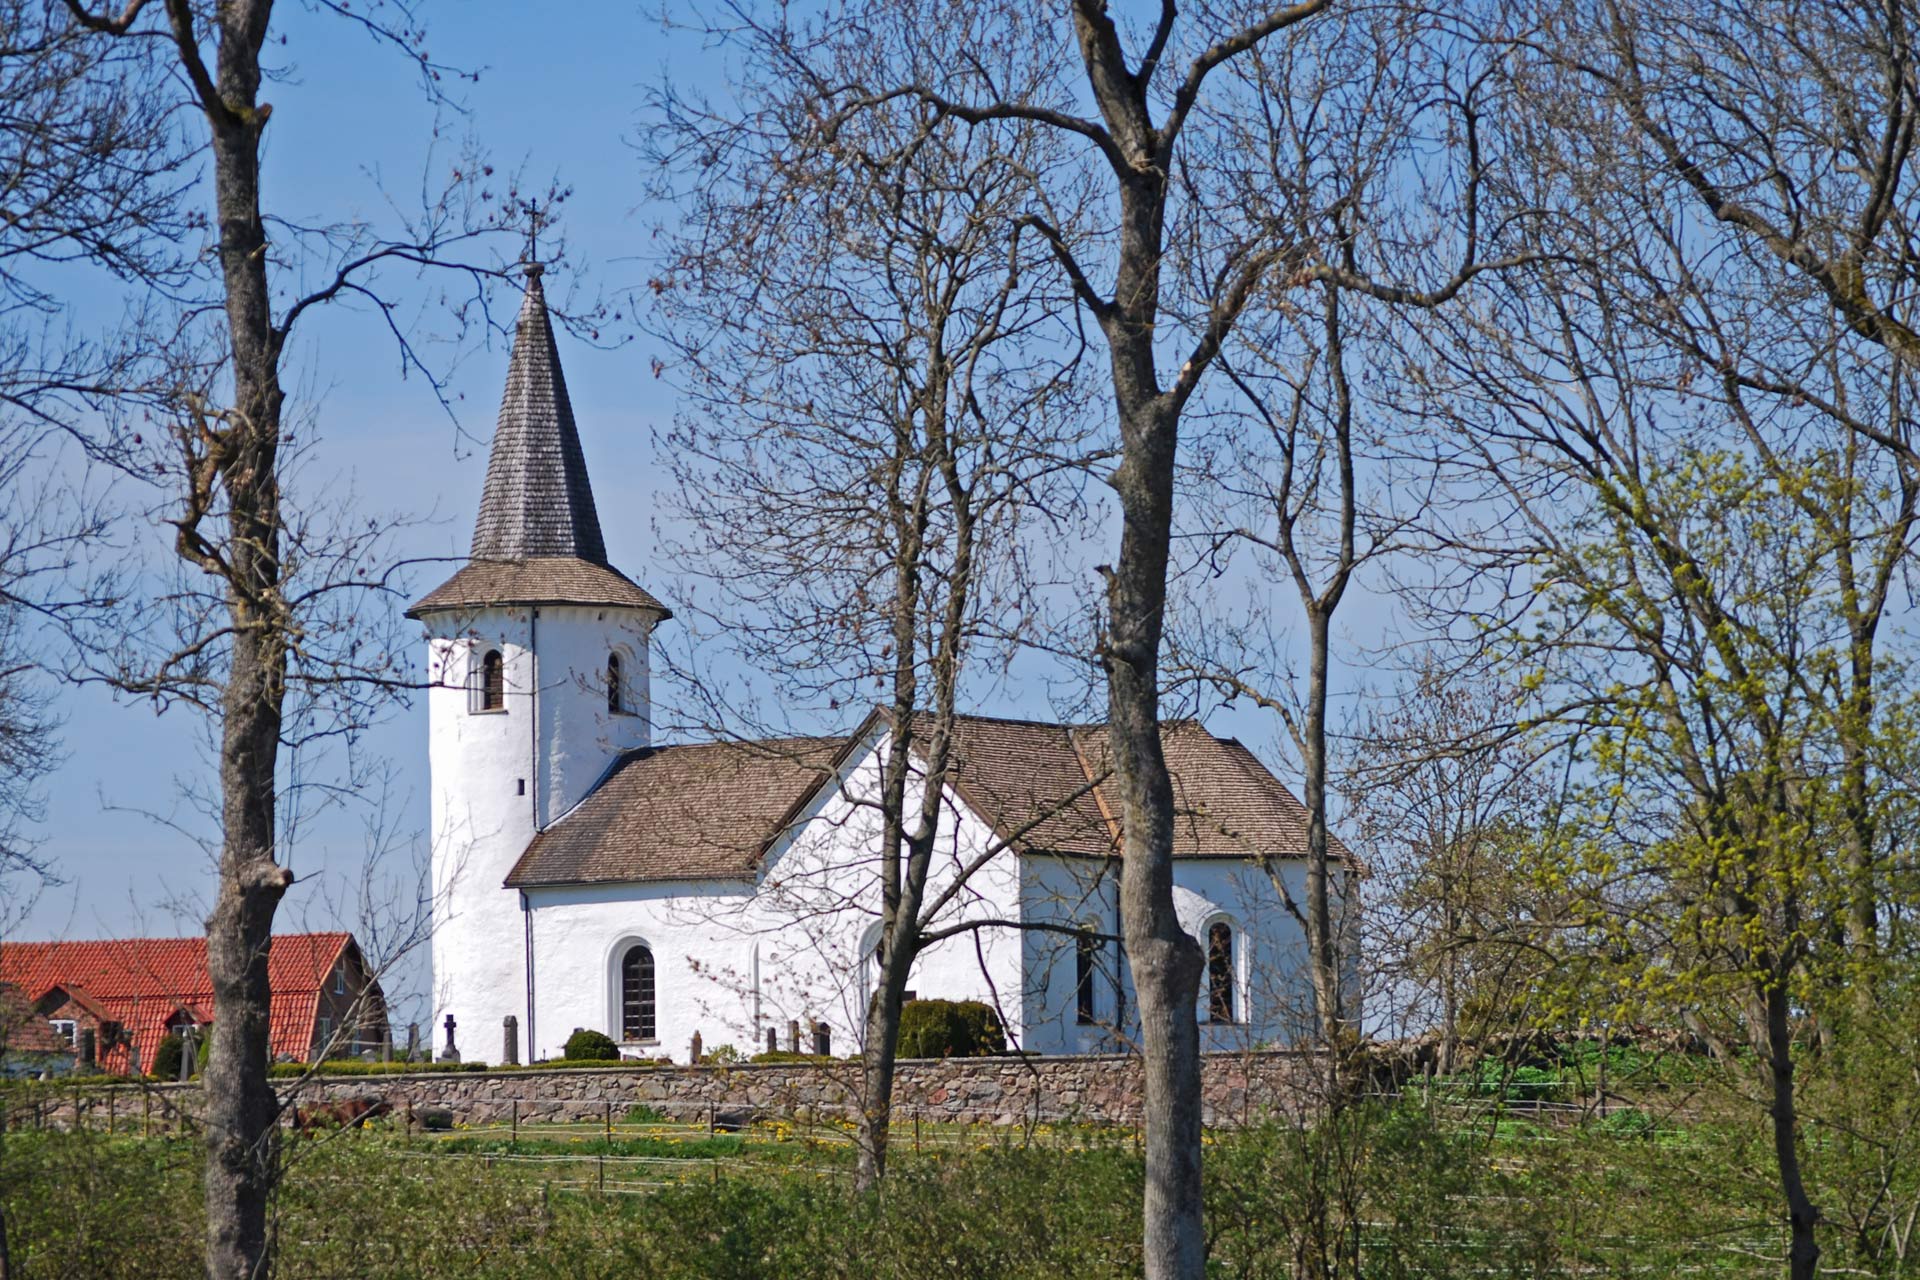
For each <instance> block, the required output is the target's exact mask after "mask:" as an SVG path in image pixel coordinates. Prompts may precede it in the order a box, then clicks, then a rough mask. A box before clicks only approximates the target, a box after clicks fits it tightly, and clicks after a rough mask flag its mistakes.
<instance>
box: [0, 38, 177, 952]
mask: <svg viewBox="0 0 1920 1280" xmlns="http://www.w3.org/2000/svg"><path fill="white" fill-rule="evenodd" d="M162 71H163V67H162V64H161V63H160V62H159V60H158V59H156V58H155V57H154V56H153V55H152V53H151V51H149V50H143V49H139V48H136V47H133V46H126V47H114V48H106V49H102V48H97V47H95V46H94V42H92V41H89V40H87V39H86V38H85V37H84V36H82V35H80V34H78V33H76V32H74V31H72V30H71V29H70V27H69V23H68V21H67V18H66V16H65V13H64V11H63V10H62V9H61V8H60V7H59V6H58V5H54V4H49V3H45V2H44V0H7V2H6V3H4V4H0V199H4V202H5V207H6V210H7V216H6V218H5V219H4V220H3V221H0V413H3V414H4V415H5V416H4V418H0V884H4V885H5V886H6V896H7V902H8V907H9V908H10V909H14V908H19V907H21V906H22V905H23V904H24V903H25V902H26V901H28V900H30V898H31V896H32V886H33V884H34V883H35V882H36V881H39V880H42V879H44V878H45V877H47V876H48V875H50V874H55V873H54V872H53V869H51V868H49V867H47V866H46V865H45V864H44V863H43V862H41V861H40V860H39V858H38V857H37V855H36V853H35V841H34V839H33V836H32V832H31V828H32V826H33V824H34V823H35V822H36V821H37V820H38V819H39V817H40V816H41V814H42V812H43V811H42V808H41V803H40V801H41V796H40V793H39V791H38V789H37V784H38V782H39V781H40V780H41V779H42V778H44V777H45V775H46V774H47V773H48V772H49V771H50V770H51V769H53V768H54V767H55V766H56V765H57V764H58V761H59V752H58V745H57V740H56V734H57V730H58V727H59V726H58V723H57V718H56V717H55V716H54V714H53V711H52V702H51V693H50V691H49V688H48V687H47V686H46V685H45V684H44V683H42V677H41V673H40V669H41V668H42V667H44V666H46V665H49V663H48V658H47V654H46V653H45V647H44V646H42V645H39V644H36V643H35V632H36V631H37V630H38V629H39V626H40V624H41V623H43V622H48V621H52V620H58V619H68V618H73V617H75V616H80V615H84V614H86V613H88V612H91V611H93V610H95V609H97V608H99V607H100V605H101V603H102V602H101V601H100V600H98V599H97V598H95V597H93V596H91V595H89V594H88V593H86V592H84V591H76V590H74V589H73V579H74V574H73V572H72V571H73V570H74V569H75V568H76V566H77V565H78V563H79V562H80V560H81V559H82V558H83V557H84V556H85V555H86V554H88V552H89V551H90V550H91V549H93V548H95V547H98V546H99V545H100V543H101V541H102V540H103V538H105V536H106V535H107V521H106V518H105V511H104V508H103V505H102V503H101V500H100V499H101V495H100V493H99V492H98V490H97V488H96V487H95V486H94V485H93V484H92V483H91V479H90V477H89V476H88V475H87V474H86V472H85V470H84V468H83V467H82V466H81V465H79V463H78V461H77V460H76V459H75V458H73V457H72V456H70V453H69V452H68V451H64V450H62V449H61V448H60V441H59V438H58V433H57V429H56V422H55V421H54V418H53V415H54V414H55V413H56V411H57V408H58V406H59V405H60V404H61V403H62V400H63V396H64V395H65V393H66V392H67V391H68V390H69V389H70V388H73V387H75V386H95V387H100V386H112V385H115V384H116V383H117V382H118V381H119V380H120V379H122V378H123V377H124V376H125V374H126V372H127V356H126V353H125V352H123V351H118V350H116V349H113V348H111V347H106V346H102V345H100V344H98V343H94V342H90V341H88V340H86V339H84V338H82V337H79V336H77V335H78V334H80V333H82V332H84V327H83V326H82V325H80V324H79V323H78V322H77V320H76V317H75V315H74V312H73V309H72V307H71V306H70V305H69V302H68V299H67V298H66V297H65V296H63V295H62V294H61V293H60V292H59V291H57V290H56V289H54V288H52V287H51V286H50V283H49V281H50V279H51V280H55V281H57V280H59V279H61V276H60V268H61V267H62V266H63V264H65V263H67V262H69V261H73V260H76V259H78V260H84V261H86V262H88V263H91V264H95V265H97V266H99V267H103V268H105V269H106V271H107V272H109V273H110V274H111V275H112V276H114V277H118V278H120V279H122V280H130V281H141V282H145V283H150V284H153V285H155V286H158V287H161V288H165V287H169V286H172V285H176V284H178V283H179V282H181V281H182V280H183V279H184V274H185V265H184V259H183V257H182V255H181V254H180V253H179V251H178V250H177V249H176V248H175V247H174V246H173V245H172V244H171V243H170V240H171V238H172V237H174V236H177V235H180V234H182V233H183V232H184V231H185V230H186V224H187V221H188V218H187V214H186V210H185V208H184V202H183V200H182V193H183V189H184V185H185V183H186V181H187V180H188V179H187V173H186V169H185V166H186V163H187V160H188V156H189V151H188V148H187V147H186V145H185V144H184V143H183V141H182V140H181V138H180V137H179V136H178V133H177V131H176V130H175V129H174V127H173V125H172V123H171V122H170V121H169V120H168V119H167V116H166V112H165V110H164V102H165V99H164V82H163V78H162V75H161V72H162ZM10 913H11V912H10V911H9V912H8V913H7V914H10ZM7 923H10V921H8V920H7V919H6V918H5V914H0V928H3V927H4V926H5V925H6V924H7Z"/></svg>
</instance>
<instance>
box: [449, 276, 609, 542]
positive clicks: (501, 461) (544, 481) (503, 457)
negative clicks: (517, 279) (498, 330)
mask: <svg viewBox="0 0 1920 1280" xmlns="http://www.w3.org/2000/svg"><path fill="white" fill-rule="evenodd" d="M470 554H471V556H472V558H473V559H475V560H530V559H534V558H537V557H540V558H544V557H550V556H569V557H573V558H576V559H580V560H585V561H587V562H588V563H589V564H597V565H605V564H606V563H607V547H606V543H605V542H604V541H603V540H602V539H601V536H600V515H599V513H598V512H597V511H595V510H594V506H593V488H592V486H591V485H590V484H589V483H588V482H587V460H586V455H585V454H583V453H582V452H581V451H580V432H579V429H578V428H577V427H575V425H574V422H573V404H572V402H571V401H569V400H568V399H567V380H566V376H565V375H564V374H562V373H561V371H560V352H559V349H558V348H557V347H556V346H555V345H554V340H553V321H552V320H551V318H550V317H549V316H548V315H547V299H546V293H545V291H544V290H543V289H542V288H541V286H540V268H539V266H538V265H537V264H536V265H534V266H530V267H528V268H527V294H526V298H525V300H524V301H523V302H522V303H521V304H520V318H519V321H518V322H517V323H516V324H515V325H514V336H513V358H512V361H511V363H510V364H509V365H508V367H507V389H506V393H505V394H504V395H503V396H502V397H501V398H500V420H499V424H498V425H497V426H495V427H494V431H493V452H492V455H491V456H490V457H489V458H488V461H487V484H486V488H485V489H484V490H482V492H481V497H480V515H479V518H478V519H477V520H475V521H474V525H473V549H472V551H471V553H470Z"/></svg>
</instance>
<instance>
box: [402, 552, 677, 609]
mask: <svg viewBox="0 0 1920 1280" xmlns="http://www.w3.org/2000/svg"><path fill="white" fill-rule="evenodd" d="M499 604H580V605H600V606H604V607H611V608H616V609H651V610H653V611H655V612H656V613H658V614H659V615H660V617H661V618H662V619H663V620H664V619H666V618H671V617H672V616H673V611H672V610H670V609H668V608H667V607H666V606H665V605H663V604H661V603H660V602H659V601H658V600H656V599H654V598H653V596H652V595H650V594H649V593H648V592H647V591H646V589H645V588H643V587H641V586H640V585H639V584H637V583H635V582H634V581H633V580H632V579H630V578H628V577H627V576H626V575H625V574H623V573H621V572H620V571H619V570H618V569H613V568H609V567H607V566H606V565H598V564H588V563H587V562H586V561H585V560H572V559H536V560H475V561H473V562H472V563H471V564H469V565H467V566H466V567H465V568H464V569H462V570H460V572H458V573H456V574H454V575H453V576H452V577H451V578H449V579H447V580H446V581H445V582H443V583H442V584H440V585H439V586H438V587H435V588H434V589H433V591H431V592H430V593H428V595H427V596H425V597H424V598H423V599H422V600H421V601H420V602H419V603H418V604H416V605H414V606H413V607H412V608H410V609H408V610H407V616H408V617H409V618H417V617H419V616H420V615H421V614H425V613H436V612H459V611H462V610H468V609H483V608H486V607H488V606H490V605H499Z"/></svg>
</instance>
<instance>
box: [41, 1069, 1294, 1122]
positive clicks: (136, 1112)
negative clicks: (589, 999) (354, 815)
mask: <svg viewBox="0 0 1920 1280" xmlns="http://www.w3.org/2000/svg"><path fill="white" fill-rule="evenodd" d="M1312 1065H1313V1060H1312V1058H1311V1057H1310V1056H1309V1055H1306V1054H1301V1053H1289V1052H1269V1053H1249V1054H1224V1053H1222V1054H1207V1055H1204V1057H1203V1059H1202V1065H1201V1093H1202V1101H1203V1107H1204V1114H1205V1120H1206V1123H1207V1124H1209V1125H1212V1126H1218V1127H1234V1126H1239V1125H1244V1124H1247V1123H1249V1122H1251V1121H1255V1120H1258V1119H1260V1118H1262V1117H1263V1116H1265V1115H1269V1114H1272V1113H1275V1112H1293V1111H1296V1110H1297V1109H1298V1108H1300V1107H1301V1106H1302V1105H1304V1104H1305V1101H1306V1100H1307V1099H1308V1098H1310V1097H1311V1095H1312V1090H1311V1089H1310V1088H1309V1087H1308V1085H1309V1081H1310V1079H1311V1072H1312ZM859 1076H860V1068H859V1064H858V1063H846V1062H833V1063H761V1064H752V1065H742V1066H699V1067H693V1066H670V1065H669V1066H644V1067H639V1066H636V1067H631V1068H572V1069H566V1070H557V1071H543V1070H540V1069H538V1068H528V1069H522V1070H518V1071H485V1072H477V1071H476V1072H414V1073H408V1074H398V1075H390V1076H335V1077H330V1078H329V1077H319V1078H316V1079H314V1080H311V1081H308V1082H306V1083H305V1084H304V1085H302V1086H301V1087H300V1089H299V1097H298V1101H299V1102H301V1103H306V1102H308V1101H309V1100H311V1101H314V1102H323V1101H332V1100H339V1099H346V1098H358V1097H379V1098H383V1099H385V1100H386V1101H387V1102H389V1103H390V1104H391V1105H392V1107H393V1108H394V1111H395V1112H396V1113H397V1114H402V1115H404V1114H406V1113H407V1112H408V1110H409V1109H411V1110H414V1111H418V1110H421V1109H423V1108H427V1107H439V1108H445V1109H447V1110H449V1111H451V1112H452V1113H453V1118H454V1120H455V1122H456V1123H461V1124H472V1125H482V1124H495V1123H504V1122H507V1121H509V1120H511V1119H512V1118H513V1117H515V1116H518V1118H519V1119H520V1120H521V1121H522V1122H527V1123H538V1122H543V1121H544V1122H549V1123H551V1122H558V1121H576V1120H602V1119H605V1118H607V1117H608V1115H609V1114H611V1117H612V1119H613V1120H614V1122H616V1123H618V1122H620V1121H622V1120H624V1119H625V1118H626V1115H627V1112H628V1111H629V1110H630V1109H631V1108H633V1107H637V1106H647V1107H651V1108H652V1109H653V1110H655V1111H657V1112H660V1113H661V1114H663V1115H668V1116H672V1117H674V1118H676V1119H683V1120H697V1119H704V1118H706V1117H707V1116H708V1115H709V1113H710V1112H716V1111H725V1112H740V1111H751V1112H753V1113H755V1114H756V1115H760V1116H766V1117H794V1118H798V1119H808V1118H826V1117H840V1118H844V1117H848V1116H850V1115H852V1114H853V1110H854V1107H855V1105H856V1104H855V1099H856V1098H857V1097H858V1088H859ZM1140 1081H1141V1061H1140V1059H1139V1058H1138V1057H1137V1056H1134V1055H1087V1056H1076V1057H1045V1058H1037V1057H1036V1058H1018V1057H1006V1058H958V1059H946V1060H939V1059H922V1060H907V1061H903V1062H901V1063H900V1065H899V1071H898V1074H897V1075H896V1077H895V1089H894V1106H895V1114H896V1116H897V1117H899V1118H901V1119H911V1118H912V1117H915V1116H918V1117H920V1118H922V1119H926V1120H936V1121H948V1122H954V1123H962V1124H991V1125H1018V1124H1027V1123H1041V1124H1059V1123H1084V1124H1111V1125H1136V1124H1138V1123H1139V1121H1140V1092H1141V1084H1140ZM278 1083H279V1084H281V1085H282V1087H283V1090H284V1089H285V1088H286V1086H288V1085H290V1084H291V1082H286V1081H282V1082H278ZM199 1090H200V1086H199V1085H197V1084H190V1085H151V1086H146V1087H141V1086H135V1085H119V1086H112V1087H110V1088H107V1089H91V1090H82V1091H80V1092H77V1093H76V1091H74V1090H72V1089H70V1088H66V1089H63V1088H61V1087H60V1086H58V1085H57V1084H49V1085H47V1086H45V1087H44V1090H43V1091H42V1094H41V1099H42V1100H41V1102H40V1103H39V1107H38V1112H37V1115H36V1116H35V1118H34V1121H33V1122H37V1123H43V1124H52V1125H57V1126H60V1127H66V1126H68V1125H70V1124H71V1123H72V1122H73V1116H74V1111H75V1106H76V1101H77V1105H78V1106H79V1108H80V1112H81V1118H82V1122H83V1123H85V1124H86V1125H87V1127H88V1128H105V1127H107V1125H108V1123H109V1120H110V1119H111V1120H112V1121H113V1122H115V1123H117V1125H118V1126H119V1127H120V1128H121V1129H123V1130H129V1131H130V1130H132V1129H134V1128H135V1127H137V1126H140V1125H143V1124H144V1125H148V1126H155V1127H158V1126H167V1127H170V1126H169V1125H168V1118H169V1117H172V1116H174V1115H175V1114H176V1113H180V1112H184V1113H187V1114H189V1115H190V1114H192V1113H193V1112H194V1111H196V1110H197V1108H198V1104H199ZM23 1122H28V1121H27V1120H26V1117H23V1116H21V1115H20V1114H19V1113H18V1112H16V1113H15V1114H14V1115H13V1116H12V1117H11V1118H10V1123H12V1124H15V1125H17V1124H21V1123H23Z"/></svg>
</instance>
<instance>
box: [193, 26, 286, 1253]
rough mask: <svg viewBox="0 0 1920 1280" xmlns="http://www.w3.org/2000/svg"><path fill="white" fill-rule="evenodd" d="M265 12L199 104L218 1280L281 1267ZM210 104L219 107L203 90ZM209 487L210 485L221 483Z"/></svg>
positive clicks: (279, 627)
mask: <svg viewBox="0 0 1920 1280" xmlns="http://www.w3.org/2000/svg"><path fill="white" fill-rule="evenodd" d="M178 8H179V10H181V11H185V10H186V8H187V6H185V5H180V6H178ZM271 9H272V6H271V4H269V3H265V2H264V0H260V2H257V3H253V4H241V3H235V4H228V5H223V6H221V8H220V10H219V11H218V17H217V22H218V24H219V26H218V35H219V55H218V63H217V71H216V74H215V76H214V82H213V85H211V86H208V88H211V89H212V90H213V92H212V94H211V95H210V97H211V100H209V101H206V102H204V103H203V105H204V108H205V111H206V115H207V118H208V121H209V123H210V125H211V132H212V144H213V146H212V150H213V160H214V200H215V206H216V210H215V212H216V217H217V219H218V227H219V251H220V266H221V273H222V277H223V283H224V285H225V291H226V312H227V329H228V339H229V342H230V343H231V349H232V366H231V371H232V378H233V397H234V398H233V407H232V409H231V411H230V413H229V415H228V418H227V420H226V421H225V422H224V423H222V424H221V428H220V430H219V433H218V439H217V440H214V441H211V442H210V443H209V444H208V445H207V448H206V456H207V461H208V465H209V467H210V469H211V470H212V472H214V473H215V474H217V476H218V483H219V484H220V485H221V486H223V487H224V489H225V496H226V503H227V510H228V545H227V548H226V557H227V571H226V575H225V576H226V578H227V588H228V595H227V608H228V613H229V615H230V618H231V621H232V626H233V647H232V656H231V659H230V668H229V670H228V672H227V683H226V688H225V690H224V692H223V693H222V696H221V705H220V710H221V739H220V789H221V838H222V842H221V851H220V887H219V893H218V897H217V898H216V899H215V902H214V906H213V911H212V913H211V914H210V915H209V916H208V917H207V969H208V976H209V978H210V979H211V982H212V986H213V1031H212V1048H211V1051H210V1053H209V1056H208V1061H207V1072H206V1077H205V1084H204V1086H203V1087H204V1090H205V1097H206V1108H205V1115H206V1126H207V1165H206V1208H207V1274H208V1276H209V1277H210V1278H211V1280H257V1278H258V1277H263V1276H265V1275H267V1274H268V1272H269V1270H270V1267H271V1260H270V1254H269V1249H268V1245H269V1241H268V1238H267V1202H268V1197H269V1195H270V1193H271V1191H272V1188H273V1174H274V1158H275V1152H274V1143H275V1138H276V1130H275V1125H274V1119H275V1106H276V1104H275V1100H274V1095H273V1090H272V1088H271V1086H270V1085H269V1083H268V1080H267V1059H268V1036H267V1033H268V1022H269V1012H270V1008H271V1004H272V993H271V991H270V990H269V987H268V981H267V948H268V946H269V944H270V942H271V940H272V935H273V915H274V910H275V908H276V907H277V906H278V905H279V903H280V899H281V897H282V895H284V894H285V893H286V890H287V886H288V885H289V884H291V883H292V880H293V877H292V874H291V873H290V872H289V871H288V870H287V869H286V868H285V867H282V866H280V865H278V864H277V863H276V862H275V860H274V835H275V830H274V787H275V766H276V763H277V758H278V753H279V746H280V731H281V715H282V708H283V705H284V701H285V695H286V646H287V630H286V627H287V623H286V617H285V613H284V605H283V601H282V598H281V593H280V585H281V565H280V524H281V516H280V488H279V473H278V461H279V459H278V454H279V444H280V416H281V411H282V406H283V401H284V395H283V392H282V389H281V385H280V376H279V363H280V336H279V334H278V333H277V332H276V331H275V328H274V324H273V312H272V298H271V293H270V291H269V287H268V281H267V238H266V228H265V225H264V223H263V221H262V219H261V216H260V144H261V133H262V131H263V130H264V128H265V125H266V118H267V115H268V112H269V109H268V108H264V107H261V106H259V105H258V104H257V97H258V93H259V88H260V48H261V45H262V43H263V42H264V40H265V37H266V30H267V22H268V18H269V16H270V14H271ZM171 11H172V9H171V7H170V12H171ZM174 21H175V24H176V25H175V32H174V35H175V40H176V43H178V44H179V45H180V47H181V50H182V56H183V58H186V59H189V60H190V65H192V66H198V65H199V62H198V51H197V50H198V42H197V36H196V33H195V32H194V31H193V28H192V25H191V24H192V17H191V15H190V14H186V15H185V16H176V17H175V19H174ZM202 94H203V98H205V97H209V95H208V94H207V90H206V89H204V88H203V90H202ZM206 483H207V484H208V486H209V487H211V485H212V484H213V483H214V481H213V479H212V477H211V476H209V477H208V479H207V481H206ZM181 539H182V546H181V551H182V554H183V555H185V556H186V557H187V558H188V559H189V560H193V559H195V558H196V553H197V552H198V551H199V550H201V548H198V547H196V546H195V545H193V544H194V541H195V538H194V535H193V533H192V532H191V531H190V530H187V529H183V530H182V532H181Z"/></svg>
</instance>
